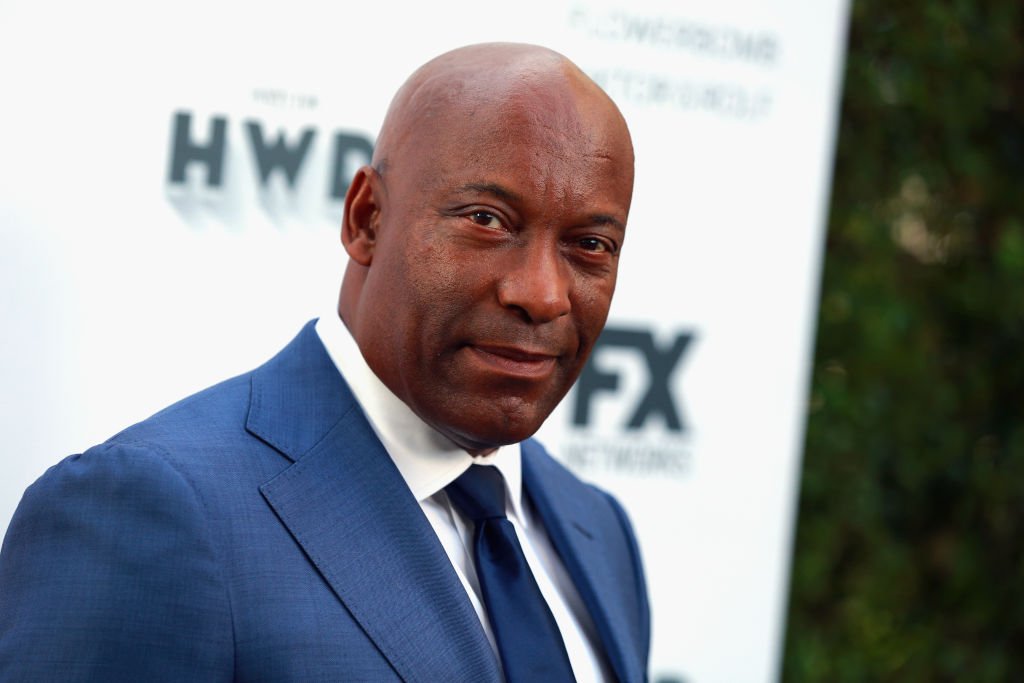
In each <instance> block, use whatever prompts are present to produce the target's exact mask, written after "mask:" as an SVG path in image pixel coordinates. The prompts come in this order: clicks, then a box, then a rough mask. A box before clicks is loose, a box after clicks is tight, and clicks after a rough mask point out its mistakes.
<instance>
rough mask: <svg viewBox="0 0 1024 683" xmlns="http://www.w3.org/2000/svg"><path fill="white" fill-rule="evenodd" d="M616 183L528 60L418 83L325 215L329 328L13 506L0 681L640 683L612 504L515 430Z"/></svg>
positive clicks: (604, 109)
mask: <svg viewBox="0 0 1024 683" xmlns="http://www.w3.org/2000/svg"><path fill="white" fill-rule="evenodd" d="M632 166H633V152H632V146H631V143H630V140H629V134H628V132H627V130H626V126H625V123H624V121H623V120H622V117H621V115H620V114H619V112H618V110H617V109H616V108H615V106H614V105H613V104H612V102H611V101H610V100H609V99H608V98H607V96H606V95H605V94H604V93H603V92H601V90H600V89H599V88H598V87H597V86H596V85H595V84H594V83H593V82H591V81H590V80H589V79H588V78H587V77H586V76H584V75H583V74H582V72H580V71H579V70H578V69H577V68H576V67H575V66H574V65H572V64H571V63H570V62H568V60H566V59H565V58H564V57H562V56H560V55H558V54H556V53H553V52H551V51H549V50H545V49H542V48H538V47H533V46H525V45H512V44H490V45H479V46H471V47H467V48H462V49H460V50H456V51H453V52H450V53H448V54H445V55H442V56H441V57H438V58H437V59H435V60H433V61H431V62H429V63H428V64H427V65H425V66H424V67H422V68H421V69H420V70H419V71H417V72H416V73H415V74H413V76H412V77H410V79H409V81H407V82H406V84H405V85H404V86H403V87H402V88H401V89H400V91H399V92H398V94H397V95H396V97H395V99H394V101H393V103H392V105H391V107H390V109H389V112H388V114H387V117H386V119H385V121H384V125H383V127H382V129H381V133H380V136H379V138H378V143H377V147H376V151H375V154H374V158H373V163H372V165H371V166H368V167H364V168H362V169H360V170H359V172H358V173H357V174H356V176H355V178H354V180H353V182H352V185H351V188H350V189H349V192H348V195H347V197H346V201H345V214H344V219H343V225H342V242H343V244H344V246H345V249H346V251H347V252H348V255H349V258H350V263H349V266H348V268H347V270H346V273H345V277H344V281H343V283H342V289H341V296H340V302H339V310H338V315H335V314H334V313H333V312H332V314H330V315H328V316H324V317H323V318H321V319H320V320H319V321H318V322H317V323H315V325H314V324H313V323H311V324H309V325H307V326H306V328H304V329H303V330H302V332H301V333H300V334H299V336H298V337H296V339H295V340H294V341H293V342H292V343H291V344H290V345H289V346H288V347H287V348H285V349H284V350H283V351H282V352H281V353H279V354H278V355H277V356H276V357H275V358H273V359H272V360H270V361H269V362H268V363H266V364H265V365H263V366H262V367H260V368H258V369H256V370H255V371H253V372H252V373H249V374H247V375H243V376H241V377H237V378H235V379H232V380H229V381H227V382H225V383H223V384H220V385H218V386H215V387H213V388H211V389H208V390H206V391H204V392H202V393H200V394H197V395H195V396H193V397H190V398H188V399H185V400H184V401H182V402H180V403H178V404H176V405H174V406H171V407H170V408H168V409H166V410H164V411H162V412H161V413H158V414H157V415H155V416H153V417H152V418H150V419H148V420H146V421H144V422H142V423H140V424H138V425H135V426H133V427H130V428H129V429H127V430H125V431H124V432H122V433H120V434H118V435H116V436H114V437H113V438H112V439H110V440H109V441H108V442H107V443H105V444H102V445H100V446H97V447H95V448H93V449H90V450H89V451H87V452H85V453H84V454H82V455H78V456H72V457H70V458H68V459H66V460H65V461H63V462H62V463H60V464H59V465H57V466H55V467H54V468H51V470H50V471H48V472H47V474H45V475H44V476H43V477H42V478H41V479H40V481H38V482H37V483H36V484H34V485H33V486H32V487H31V488H30V489H29V490H28V491H27V492H26V494H25V497H24V499H23V501H22V503H21V506H20V507H19V510H18V512H17V513H16V515H15V518H14V520H13V521H12V523H11V527H10V529H9V531H8V534H7V538H6V539H5V544H4V548H3V552H2V554H0V680H3V681H8V680H27V681H49V680H53V681H58V680H59V681H68V680H95V681H122V680H123V681H147V682H151V681H163V680H167V681H183V680H188V681H208V680H209V681H214V680H217V681H219V680H240V681H260V680H263V681H343V680H344V681H350V680H351V681H390V680H405V681H500V680H502V678H503V677H505V678H507V679H508V680H510V681H512V680H523V679H524V678H536V680H541V677H542V676H543V677H544V678H545V679H547V680H571V679H572V678H573V677H575V678H577V679H578V680H623V681H637V680H641V679H643V678H644V677H645V670H646V658H647V650H648V644H649V632H648V622H649V614H648V608H647V599H646V593H645V587H644V579H643V574H642V571H641V568H640V563H639V558H638V553H637V549H636V545H635V542H634V539H633V535H632V531H631V530H630V527H629V524H628V522H627V521H626V518H625V515H624V513H623V512H622V510H621V508H620V507H619V506H618V504H617V503H615V501H614V500H613V499H611V498H610V497H609V496H607V494H604V493H602V492H599V491H597V490H596V489H593V488H590V487H588V486H586V485H584V484H582V483H580V482H579V481H578V480H576V479H575V478H574V477H573V476H572V475H571V474H569V473H568V472H567V471H566V470H565V469H564V468H562V467H561V466H560V465H558V464H557V463H555V462H554V461H553V460H552V459H551V458H550V457H549V456H548V455H547V454H546V453H545V452H544V450H543V448H542V447H541V446H540V445H539V444H537V443H536V442H534V441H532V440H530V439H529V437H530V436H531V435H532V434H533V433H534V432H535V431H536V430H537V429H538V428H539V427H540V425H541V423H542V422H543V421H544V419H545V418H546V417H547V416H548V414H549V413H550V412H551V410H552V409H553V408H554V407H555V405H556V404H557V403H558V401H559V400H560V399H561V398H562V397H563V396H564V395H565V393H566V392H567V391H568V389H569V387H570V386H571V384H572V383H573V381H575V379H576V377H577V375H578V374H579V372H580V370H581V368H582V366H583V364H584V362H585V361H586V359H587V356H588V354H589V352H590V349H591V347H592V346H593V343H594V340H595V339H596V337H597V336H598V334H599V333H600V331H601V329H602V327H603V325H604V322H605V318H606V316H607V313H608V307H609V304H610V302H611V297H612V291H613V289H614V286H615V276H616V270H617V263H618V255H619V250H620V249H621V246H622V242H623V238H624V231H625V223H626V217H627V213H628V210H629V204H630V199H631V194H632V182H633V168H632ZM339 315H340V317H339ZM496 473H500V474H496ZM477 475H480V476H482V477H483V478H484V479H486V480H487V481H488V482H495V483H496V486H497V489H494V490H495V491H497V495H499V496H500V498H501V500H500V501H499V504H500V506H501V507H502V508H503V509H502V510H499V511H498V512H496V513H494V512H486V513H485V514H481V513H478V512H474V508H473V505H475V504H476V503H475V502H474V501H476V499H475V498H473V496H474V495H476V494H475V493H472V492H471V493H466V491H467V490H470V489H467V488H465V487H462V488H460V486H462V482H465V481H469V480H470V479H472V478H473V477H475V476H477ZM467 486H469V485H467ZM473 486H475V484H474V485H473ZM487 486H491V484H487ZM470 488H472V486H470ZM485 488H486V487H485ZM491 488H492V489H493V488H494V487H491ZM473 490H474V491H475V490H476V489H473ZM465 496H469V497H468V498H466V497H465ZM467 501H468V502H467ZM481 505H483V504H482V503H481ZM506 516H507V519H506ZM495 529H497V531H495ZM484 530H486V531H484ZM492 531H493V533H492ZM495 534H497V536H495ZM501 534H505V535H504V536H502V535H501ZM499 537H500V539H499V540H500V542H501V543H505V544H506V545H505V546H501V549H500V550H494V547H496V546H493V545H488V544H492V543H498V542H499V541H496V540H494V539H495V538H499ZM481 544H482V545H481ZM506 552H507V553H508V556H506V555H504V554H503V553H506ZM509 562H519V564H518V565H515V566H517V567H519V569H512V570H509V569H508V567H509V566H511V565H509V564H508V563H509ZM522 567H526V569H525V571H522ZM496 576H497V577H498V578H494V577H496ZM506 581H507V582H508V585H506V584H505V583H504V582H506ZM512 584H515V585H512ZM520 591H525V592H520ZM524 613H528V614H526V616H524ZM520 618H522V619H527V620H528V619H532V618H536V619H537V620H536V621H533V622H522V623H520V622H516V621H515V620H516V619H520ZM510 624H511V625H510ZM524 624H526V625H525V626H524ZM545 628H550V629H552V630H551V631H550V632H549V633H548V632H543V629H545ZM538 634H541V635H538ZM523 643H526V644H527V645H525V646H524V645H523ZM531 667H534V668H531ZM531 671H537V672H543V673H537V674H536V677H534V676H533V674H530V673H529V672H531ZM523 672H526V673H525V674H524V673H523Z"/></svg>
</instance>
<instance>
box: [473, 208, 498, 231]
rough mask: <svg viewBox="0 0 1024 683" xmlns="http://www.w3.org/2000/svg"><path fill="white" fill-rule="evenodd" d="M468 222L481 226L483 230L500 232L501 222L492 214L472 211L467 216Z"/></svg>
mask: <svg viewBox="0 0 1024 683" xmlns="http://www.w3.org/2000/svg"><path fill="white" fill-rule="evenodd" d="M469 220H471V221H473V222H474V223H476V224H477V225H482V226H483V227H485V228H491V229H493V230H500V229H501V228H502V225H501V220H500V219H499V218H498V217H497V216H495V215H494V214H493V213H488V212H486V211H474V212H473V213H471V214H469Z"/></svg>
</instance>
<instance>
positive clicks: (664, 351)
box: [572, 327, 693, 432]
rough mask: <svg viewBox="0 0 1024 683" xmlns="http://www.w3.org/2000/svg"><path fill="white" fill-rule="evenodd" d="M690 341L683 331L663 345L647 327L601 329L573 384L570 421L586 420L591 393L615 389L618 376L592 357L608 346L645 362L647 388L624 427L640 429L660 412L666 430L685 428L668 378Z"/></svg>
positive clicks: (577, 422)
mask: <svg viewBox="0 0 1024 683" xmlns="http://www.w3.org/2000/svg"><path fill="white" fill-rule="evenodd" d="M691 341H693V334H692V333H690V332H683V333H680V334H678V335H677V336H676V338H675V340H674V341H673V342H672V343H671V344H669V345H667V346H664V347H663V346H659V345H658V344H657V343H656V342H655V339H654V335H653V334H651V332H650V330H631V329H621V328H615V327H608V328H605V330H604V332H603V333H602V334H601V336H600V337H599V338H598V340H597V343H595V344H594V350H593V354H592V355H591V358H590V361H589V362H588V363H587V364H586V366H585V367H584V368H583V372H581V373H580V378H579V381H577V383H576V404H575V407H574V410H573V418H572V423H573V424H574V425H579V426H583V425H586V424H588V423H589V422H590V407H591V402H592V401H593V399H594V395H595V394H596V393H598V392H601V391H608V392H615V391H617V390H618V388H619V375H618V374H614V373H611V372H605V371H604V370H602V369H600V368H599V367H597V365H596V364H595V363H594V359H595V358H596V357H597V356H599V355H600V354H601V350H602V349H605V348H610V347H619V348H625V349H630V350H632V351H634V352H636V353H639V354H640V355H642V356H643V358H644V361H645V363H646V365H647V374H648V380H647V387H646V390H645V391H644V392H643V393H642V396H641V398H640V401H639V403H638V404H637V405H636V406H635V407H634V408H633V411H632V414H631V416H630V417H629V419H628V420H627V421H626V429H629V430H635V429H640V428H641V427H643V425H644V424H645V423H646V422H647V420H649V419H650V418H651V417H653V416H655V415H660V416H661V417H662V419H663V420H664V423H665V426H666V427H667V428H668V430H669V431H673V432H682V431H684V429H685V425H684V423H683V420H682V417H681V415H680V412H679V408H678V406H677V405H676V402H675V400H674V398H673V396H672V391H671V387H670V385H669V380H670V379H671V377H672V371H673V370H674V369H675V368H676V366H677V365H679V361H680V360H681V359H682V357H683V354H684V353H685V352H686V350H687V349H688V348H689V346H690V342H691Z"/></svg>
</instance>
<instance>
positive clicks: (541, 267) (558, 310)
mask: <svg viewBox="0 0 1024 683" xmlns="http://www.w3.org/2000/svg"><path fill="white" fill-rule="evenodd" d="M510 257H511V258H509V259H508V261H507V267H506V271H505V272H504V273H500V274H499V275H498V278H499V280H498V300H499V302H500V303H501V305H502V306H505V307H506V308H512V309H517V310H518V311H519V312H520V313H521V314H522V315H523V317H524V318H526V319H527V320H528V321H529V322H533V323H546V322H550V321H552V320H554V319H556V318H560V317H561V316H563V315H567V314H568V313H569V310H570V309H571V307H572V304H571V302H570V299H569V290H570V288H571V285H572V273H571V270H570V268H569V265H568V264H567V263H566V262H565V259H563V258H562V256H561V254H560V253H559V249H558V245H557V244H550V243H543V242H540V243H536V244H533V245H527V246H525V247H523V248H521V249H514V250H513V251H512V253H511V254H510Z"/></svg>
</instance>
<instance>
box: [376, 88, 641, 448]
mask: <svg viewBox="0 0 1024 683" xmlns="http://www.w3.org/2000/svg"><path fill="white" fill-rule="evenodd" d="M553 99H554V100H555V101H553V102H544V101H540V102H538V101H537V98H536V97H534V98H532V99H531V98H524V100H523V101H515V100H513V101H511V102H510V103H509V104H508V106H507V107H504V108H502V109H501V111H500V112H492V113H487V112H486V111H483V112H481V111H479V110H478V111H474V112H473V114H472V115H470V116H462V117H454V119H449V120H446V121H445V124H444V126H443V127H442V128H440V129H439V130H436V131H431V132H430V133H429V134H424V135H422V136H419V138H420V139H421V140H422V143H421V142H418V141H417V140H415V139H414V141H413V142H411V143H409V144H406V145H405V146H404V150H403V153H402V155H400V156H398V157H397V158H396V159H394V163H393V164H392V163H389V164H388V165H387V167H386V168H385V169H384V170H383V175H382V176H380V177H379V178H378V181H379V188H378V195H379V197H378V204H379V207H380V213H379V216H378V223H377V226H378V227H377V230H376V236H375V239H376V242H375V245H374V248H373V255H372V264H371V265H370V267H369V269H368V271H367V276H366V280H365V283H364V287H363V292H364V297H365V302H366V303H367V304H368V305H367V306H365V307H364V308H362V309H361V311H362V312H361V317H362V319H363V321H362V325H361V326H360V327H359V328H358V329H359V331H360V334H358V335H357V339H358V341H359V344H360V347H361V348H362V349H363V353H364V355H366V356H367V360H368V361H369V362H370V365H371V367H373V368H374V370H375V371H376V372H377V374H378V375H379V376H380V377H381V379H382V380H383V381H384V382H385V384H387V385H388V387H389V388H391V390H392V391H393V392H395V393H396V394H397V395H398V396H399V397H400V398H402V399H403V400H404V401H405V402H406V403H407V404H408V405H409V406H410V407H411V408H412V409H413V410H414V411H415V412H416V413H417V414H418V415H419V416H420V417H421V418H423V419H424V420H425V421H426V422H428V423H429V424H431V425H432V426H434V427H435V428H436V429H438V430H439V431H440V432H442V433H444V434H445V435H446V436H448V437H449V438H451V439H452V440H453V441H455V442H456V443H457V444H459V445H460V446H462V447H463V448H466V449H467V450H470V451H471V452H479V451H486V450H489V449H491V448H494V447H495V446H497V445H501V444H507V443H514V442H516V441H519V440H522V439H524V438H526V437H528V436H530V435H532V434H533V433H534V432H535V431H536V430H537V429H538V428H539V427H540V425H541V423H542V422H543V421H544V419H545V418H546V417H547V416H548V414H550V412H551V411H552V410H553V409H554V407H555V406H556V405H557V403H558V402H559V401H560V400H561V398H562V397H563V396H564V395H565V393H566V392H567V391H568V390H569V388H570V386H571V385H572V383H573V382H574V381H575V380H576V377H577V376H578V375H579V372H580V370H581V369H582V367H583V364H584V363H585V361H586V359H587V357H588V355H589V353H590V350H591V348H592V346H593V344H594V341H595V339H596V338H597V336H598V334H599V333H600V332H601V329H602V328H603V327H604V323H605V319H606V317H607V314H608V308H609V305H610V304H611V299H612V293H613V291H614V288H615V277H616V272H617V268H618V258H619V256H618V252H619V249H620V248H621V246H622V242H623V238H624V228H625V223H626V216H627V213H628V211H629V204H630V198H631V194H632V175H633V172H632V150H631V148H630V146H629V143H628V139H625V134H624V129H622V127H621V126H616V125H610V124H609V123H608V122H607V121H604V120H602V118H601V116H600V115H599V114H596V113H593V112H588V111H577V110H576V106H575V103H574V101H573V100H572V96H571V95H568V94H565V95H556V96H554V98H553ZM414 137H416V136H414ZM367 318H372V319H371V320H367Z"/></svg>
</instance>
